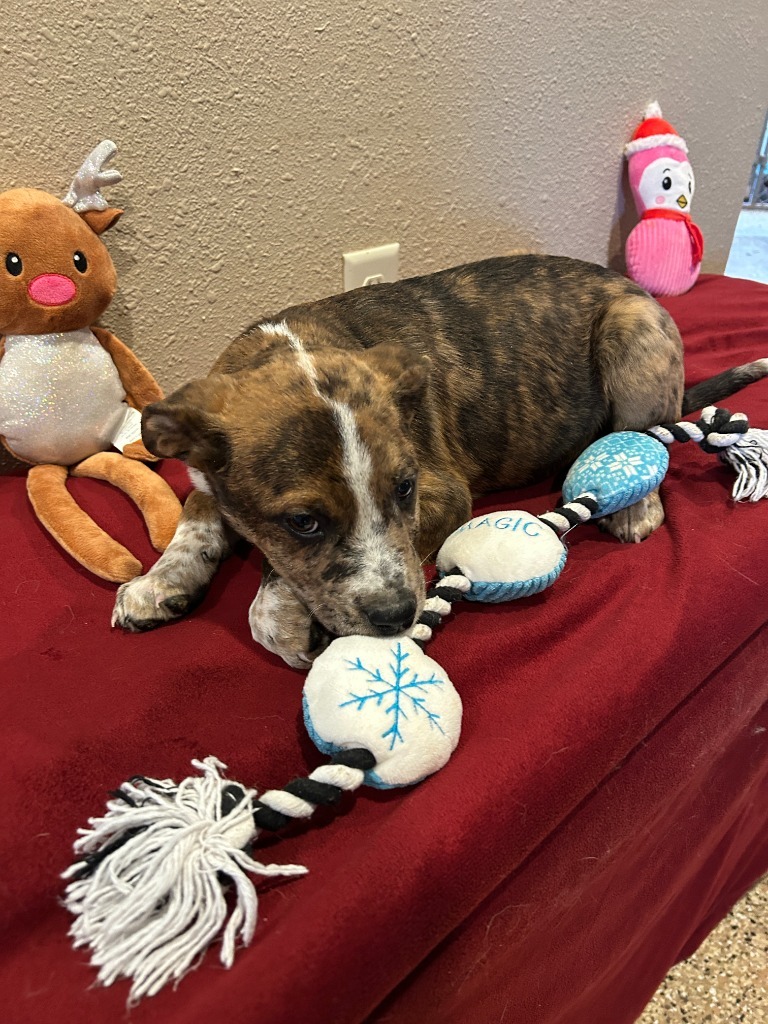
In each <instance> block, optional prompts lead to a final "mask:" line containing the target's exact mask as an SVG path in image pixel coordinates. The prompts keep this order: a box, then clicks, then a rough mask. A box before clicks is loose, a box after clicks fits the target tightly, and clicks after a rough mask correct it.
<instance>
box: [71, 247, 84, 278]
mask: <svg viewBox="0 0 768 1024" xmlns="http://www.w3.org/2000/svg"><path fill="white" fill-rule="evenodd" d="M72 262H73V263H74V264H75V270H79V271H80V273H81V274H84V273H85V272H86V270H87V269H88V260H87V259H86V258H85V254H84V253H82V252H80V250H79V249H78V250H77V252H76V253H75V255H74V256H73V257H72Z"/></svg>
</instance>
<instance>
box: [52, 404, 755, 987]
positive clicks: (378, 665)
mask: <svg viewBox="0 0 768 1024" xmlns="http://www.w3.org/2000/svg"><path fill="white" fill-rule="evenodd" d="M691 440H692V441H694V442H696V443H697V444H699V445H700V446H701V448H702V449H703V450H704V451H706V452H710V453H719V454H720V456H721V458H722V459H723V460H724V461H726V462H728V463H729V464H730V465H731V466H732V467H734V468H735V469H736V471H737V474H738V478H737V481H736V484H735V486H734V491H733V496H734V498H736V499H749V500H753V501H756V500H758V499H759V498H762V497H765V496H766V494H768V434H766V432H764V431H761V430H753V429H750V428H749V424H748V422H747V419H746V417H744V416H742V415H738V414H737V415H733V416H731V415H730V414H729V413H728V412H727V411H726V410H724V409H715V408H714V407H710V408H708V409H705V410H704V411H703V412H702V416H701V419H700V420H699V421H698V422H697V423H687V422H681V423H670V424H663V425H660V426H657V427H653V428H651V429H650V430H649V431H647V432H646V433H637V432H634V431H622V432H620V433H615V434H609V435H607V436H606V437H604V438H601V439H600V440H599V441H596V442H595V443H594V444H593V445H591V446H590V447H589V448H588V449H587V450H586V451H585V452H584V454H583V455H582V456H581V457H580V458H579V459H578V460H577V461H576V463H574V465H573V467H572V468H571V471H570V472H569V474H568V476H567V478H566V480H565V484H564V488H563V498H564V504H562V505H561V506H559V507H558V508H556V509H555V510H553V511H552V512H546V513H544V514H543V515H540V516H534V515H531V513H529V512H525V511H522V510H519V509H518V510H513V511H505V512H496V513H489V514H488V515H485V516H478V517H477V518H475V519H473V520H472V521H471V522H469V523H467V524H465V525H464V526H462V527H461V528H460V529H458V530H457V531H455V532H454V533H453V534H451V536H450V537H449V538H448V539H447V540H446V542H445V543H444V544H443V546H442V548H441V549H440V551H439V553H438V558H437V567H438V572H439V578H438V580H437V581H436V583H435V584H433V586H432V587H431V588H430V590H429V591H428V593H427V601H426V604H425V606H424V610H423V612H422V614H421V616H420V618H419V621H418V622H417V623H416V624H415V625H414V626H413V627H411V629H410V630H409V631H408V634H407V635H405V636H401V637H394V638H386V639H384V638H377V637H363V636H346V637H340V638H338V639H337V640H334V641H333V642H332V643H331V644H330V645H329V646H328V647H327V648H326V650H325V651H323V653H322V654H321V655H320V656H319V657H318V658H317V660H316V661H315V662H314V663H313V665H312V668H311V670H310V672H309V674H308V676H307V679H306V681H305V684H304V697H303V706H304V722H305V725H306V727H307V731H308V732H309V735H310V736H311V738H312V740H313V741H314V743H315V745H316V746H317V748H318V749H319V750H320V751H321V752H322V753H323V754H325V755H326V756H328V757H329V758H330V763H326V764H323V765H321V766H320V767H318V768H316V769H315V770H314V771H312V772H311V774H310V775H309V776H308V777H307V778H297V779H294V780H293V781H291V782H289V783H288V784H287V785H285V786H283V787H282V789H275V790H269V791H268V792H266V793H262V794H261V795H260V796H257V794H256V792H255V791H254V790H252V789H249V788H247V787H246V786H243V785H241V784H240V783H237V782H230V781H228V780H227V779H226V778H225V777H224V775H223V770H224V768H225V767H226V766H225V765H223V764H222V763H221V762H220V761H218V760H216V758H213V757H208V758H206V759H205V760H204V761H195V762H193V764H194V765H195V767H196V768H198V769H199V771H200V772H201V775H198V776H196V777H192V778H188V779H185V780H184V781H182V782H181V783H175V782H173V781H172V780H170V779H153V778H146V777H144V776H135V777H134V778H132V779H131V780H129V781H128V782H126V783H124V784H123V785H122V786H120V788H119V789H118V790H117V791H115V792H114V793H113V799H112V800H111V801H109V803H108V804H107V811H106V813H105V814H104V815H103V817H101V818H95V819H94V818H92V819H91V820H90V822H89V825H90V828H88V829H81V830H80V838H79V839H78V840H77V841H76V843H75V852H76V854H77V855H78V862H77V863H75V864H73V865H72V867H70V868H69V869H68V870H67V871H66V872H65V877H66V878H68V879H69V880H70V882H69V885H68V886H67V892H66V905H67V907H68V908H69V910H70V911H71V912H72V913H73V914H74V915H75V921H74V923H73V925H72V928H71V933H70V934H71V935H72V936H73V937H74V941H75V945H76V946H83V945H87V946H89V947H90V948H91V961H92V963H93V964H94V965H95V966H96V967H98V968H99V975H98V979H99V981H100V982H101V983H102V984H104V985H109V984H111V983H112V982H114V981H116V980H117V979H119V978H128V979H131V981H132V986H131V991H130V996H129V1003H134V1002H136V1001H137V1000H139V999H141V998H142V997H143V996H146V995H152V994H154V993H155V992H157V991H159V989H160V988H162V987H163V986H164V985H165V984H166V983H167V982H169V981H178V979H179V978H181V977H182V975H184V974H185V973H186V972H187V971H188V970H189V969H190V968H191V967H192V966H193V965H194V964H195V962H196V961H197V959H198V957H199V956H200V955H201V953H203V952H204V950H205V948H206V947H207V946H208V945H209V943H211V942H213V940H214V939H215V938H217V937H219V936H220V937H221V953H220V958H221V961H222V963H223V964H224V965H225V966H227V967H229V966H231V964H232V962H233V959H234V953H235V943H236V940H237V939H238V938H239V939H240V940H241V941H242V942H243V944H245V945H247V944H248V943H249V942H250V941H251V939H252V938H253V934H254V929H255V926H256V916H257V896H256V889H255V886H254V884H253V882H252V881H251V879H250V877H249V875H251V874H261V875H265V876H273V875H297V874H303V873H304V872H305V868H303V867H301V866H298V865H295V864H284V865H276V864H260V863H259V862H257V861H256V860H254V859H253V858H252V857H251V853H250V848H251V846H252V844H253V842H254V841H255V840H256V838H257V836H258V833H259V831H261V830H263V829H267V830H270V831H274V830H277V829H280V828H283V827H284V826H285V825H287V824H289V823H290V822H291V821H293V820H294V819H296V818H309V817H310V816H311V815H312V813H313V812H314V811H315V809H316V808H317V807H318V806H320V805H324V806H325V805H331V804H334V803H336V802H337V801H338V800H339V799H340V797H341V796H342V794H343V793H344V792H345V791H350V790H354V789H357V788H358V787H359V786H361V785H362V784H364V783H365V784H368V785H372V786H375V787H377V788H386V789H389V788H393V787H400V786H409V785H413V784H415V783H417V782H420V781H421V780H422V779H424V778H426V777H427V776H428V775H430V774H432V773H433V772H435V771H437V770H438V769H440V768H441V767H442V766H443V765H444V764H445V763H446V762H447V761H448V759H449V758H450V756H451V754H452V752H453V751H454V749H455V748H456V746H457V743H458V740H459V733H460V729H461V716H462V707H461V701H460V699H459V695H458V694H457V692H456V690H455V689H454V687H453V685H452V683H451V681H450V679H449V678H448V675H447V673H446V672H445V671H444V669H442V668H441V666H440V665H439V664H438V663H437V662H436V661H433V659H432V658H430V657H428V656H427V655H426V654H425V652H424V650H423V648H424V646H425V644H426V643H427V641H428V640H429V639H430V638H431V636H432V631H433V629H434V628H435V627H436V626H437V625H438V623H439V622H440V621H441V620H442V618H444V617H445V616H446V615H447V614H448V613H449V612H450V611H451V605H452V603H453V602H455V601H457V600H459V599H460V598H462V597H464V598H467V599H469V600H475V601H493V602H497V601H508V600H513V599H516V598H521V597H526V596H528V595H530V594H535V593H539V592H540V591H542V590H544V589H546V588H547V587H549V586H551V584H552V583H554V582H555V581H556V580H557V578H558V576H559V575H560V573H561V572H562V569H563V566H564V565H565V561H566V557H567V550H566V548H565V545H564V544H563V542H562V540H561V537H562V536H563V535H565V534H566V533H567V532H569V531H570V530H571V529H572V528H573V527H574V526H578V525H579V523H583V522H586V521H587V520H589V519H592V518H595V517H598V516H604V515H609V514H611V513H612V512H616V511H618V510H620V509H622V508H626V507H627V506H629V505H633V504H634V503H635V502H637V501H639V500H641V499H642V498H643V497H645V496H646V495H647V494H648V493H649V492H650V491H652V490H654V489H655V488H657V487H658V486H659V484H660V483H661V481H662V479H663V478H664V475H665V473H666V470H667V466H668V462H669V456H668V453H667V448H666V446H667V445H670V444H672V442H674V441H691ZM227 888H229V889H231V890H232V898H231V899H228V898H227V895H226V889H227Z"/></svg>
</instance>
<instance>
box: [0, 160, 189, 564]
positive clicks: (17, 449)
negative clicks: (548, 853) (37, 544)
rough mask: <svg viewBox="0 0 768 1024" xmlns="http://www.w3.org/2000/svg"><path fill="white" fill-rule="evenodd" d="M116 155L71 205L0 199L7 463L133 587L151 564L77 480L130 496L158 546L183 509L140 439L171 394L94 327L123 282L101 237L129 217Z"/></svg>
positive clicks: (45, 519) (87, 174) (28, 193)
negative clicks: (148, 408)
mask: <svg viewBox="0 0 768 1024" xmlns="http://www.w3.org/2000/svg"><path fill="white" fill-rule="evenodd" d="M116 148H117V147H116V146H115V144H114V143H113V142H102V143H101V144H100V145H99V146H97V147H96V149H94V150H93V152H92V153H91V154H90V155H89V156H88V157H87V158H86V160H85V162H84V163H83V165H82V167H81V168H80V170H79V171H78V172H77V174H76V175H75V178H74V181H73V182H72V185H71V186H70V189H69V192H68V193H67V195H66V196H65V198H64V200H63V201H61V200H60V199H56V198H55V197H54V196H52V195H49V194H48V193H47V192H41V191H39V190H38V189H31V188H18V189H11V190H10V191H8V192H4V193H2V194H0V334H1V335H2V336H1V337H0V442H2V445H3V446H4V448H3V449H0V465H1V466H2V468H3V469H5V470H8V469H11V470H12V469H18V468H20V467H23V466H24V465H25V464H26V465H27V466H29V467H30V468H29V472H28V476H27V492H28V494H29V497H30V500H31V502H32V505H33V507H34V509H35V512H36V513H37V516H38V518H39V519H40V521H41V523H42V524H43V525H44V526H45V528H46V529H47V530H48V531H49V532H50V533H51V534H52V535H53V536H54V537H55V538H56V540H58V542H59V543H60V544H61V545H62V547H63V548H65V549H66V550H67V551H68V552H69V553H70V554H71V555H72V556H73V557H74V558H75V559H76V560H77V561H78V562H80V563H81V564H82V565H84V566H85V567H86V568H88V569H90V570H91V571H92V572H94V573H95V574H96V575H98V576H101V577H102V578H103V579H107V580H113V581H114V582H124V581H126V580H129V579H132V578H133V577H134V576H136V575H138V574H139V573H140V572H141V564H140V563H139V561H138V560H137V559H136V558H135V557H134V556H133V555H132V554H131V553H130V552H129V551H127V550H126V549H125V548H124V547H123V546H122V545H120V544H118V543H117V542H116V541H115V540H113V539H112V538H111V537H109V536H108V535H107V534H106V533H105V532H104V531H103V530H102V529H101V528H100V527H99V526H97V525H96V523H95V522H94V521H93V520H92V519H91V518H90V517H89V516H88V515H87V514H86V513H85V512H84V511H83V510H82V509H81V508H80V507H79V506H78V505H77V504H76V503H75V501H74V499H73V497H72V496H71V494H70V492H69V491H68V490H67V487H66V479H67V475H68V474H69V473H71V475H72V476H80V477H95V478H96V479H99V480H106V481H109V482H110V483H112V484H114V485H115V486H117V487H119V488H120V489H121V490H123V491H125V492H126V493H127V494H128V495H130V497H131V498H132V499H133V500H134V501H135V502H136V504H137V505H138V506H139V508H140V510H141V512H142V514H143V515H144V518H145V520H146V523H147V527H148V529H149V534H150V539H151V541H152V544H153V546H154V547H155V548H156V549H157V550H158V551H162V550H164V549H165V547H166V546H167V544H168V543H169V542H170V539H171V537H172V536H173V532H174V530H175V528H176V524H177V522H178V519H179V515H180V512H181V508H180V505H179V502H178V500H177V498H176V496H175V495H174V493H173V491H171V489H170V487H168V485H167V484H166V483H165V481H164V480H163V479H162V478H161V477H160V476H158V474H157V473H154V472H153V471H152V470H151V469H149V467H148V466H146V465H144V464H143V463H144V462H149V461H154V459H153V456H151V455H150V454H149V452H148V451H147V450H146V449H145V448H144V445H143V444H142V442H141V409H143V408H144V406H145V405H147V404H148V403H149V402H154V401H156V400H157V399H159V398H162V392H161V391H160V388H159V387H158V386H157V384H156V383H155V380H154V379H153V377H152V375H151V374H150V373H149V371H148V370H147V369H146V368H145V367H144V366H143V365H142V363H141V362H140V361H139V360H138V359H137V358H136V356H135V355H133V353H132V352H131V351H130V350H129V349H128V348H126V347H125V345H123V344H122V342H120V341H119V340H118V339H117V338H116V337H115V336H114V335H113V334H110V332H109V331H106V330H104V329H103V328H101V327H94V326H92V325H93V324H94V321H96V320H97V319H98V317H100V316H101V314H102V313H103V312H104V310H105V309H106V308H107V306H108V305H109V303H110V301H111V299H112V297H113V295H114V293H115V288H116V284H117V279H116V274H115V268H114V265H113V263H112V260H111V259H110V256H109V253H108V252H107V249H106V247H105V245H104V243H103V242H102V241H101V239H100V238H99V236H100V235H101V234H102V233H103V232H104V231H106V230H107V229H108V228H110V227H112V226H113V225H114V224H115V223H116V221H117V220H118V218H119V217H120V215H121V213H122V210H116V209H111V208H110V207H109V206H108V205H107V202H106V200H105V199H104V197H103V196H102V194H101V188H102V186H104V185H107V184H110V185H111V184H113V183H115V182H118V181H120V177H121V176H120V174H119V172H118V171H116V170H106V169H105V167H104V165H105V164H106V163H107V162H108V161H109V160H110V159H111V157H112V156H113V155H114V153H115V152H116ZM110 449H112V450H111V451H110ZM115 449H119V451H117V450H115ZM121 453H122V454H121Z"/></svg>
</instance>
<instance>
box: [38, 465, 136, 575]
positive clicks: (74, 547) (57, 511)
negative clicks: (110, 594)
mask: <svg viewBox="0 0 768 1024" xmlns="http://www.w3.org/2000/svg"><path fill="white" fill-rule="evenodd" d="M66 480H67V470H66V467H65V466H33V467H32V468H31V469H30V470H29V473H28V474H27V494H28V495H29V500H30V502H31V503H32V508H33V509H34V510H35V513H36V514H37V518H38V519H39V520H40V522H41V523H42V525H43V526H44V527H45V528H46V530H47V531H48V532H49V533H50V534H51V536H52V537H53V538H54V539H55V540H56V541H58V543H59V544H60V545H61V546H62V547H63V548H64V550H65V551H66V552H68V553H69V554H70V555H71V556H72V557H73V558H74V559H75V561H76V562H79V563H80V564H81V565H82V566H84V567H85V568H86V569H89V570H90V571H91V572H92V573H94V574H95V575H96V576H100V577H101V578H102V579H104V580H110V581H111V582H113V583H125V582H126V581H127V580H131V579H133V577H134V576H138V575H139V573H140V572H141V563H140V562H139V561H138V559H136V558H134V556H133V555H132V554H131V553H130V551H127V550H126V549H125V548H124V547H123V546H122V544H118V543H117V541H116V540H113V539H112V538H111V537H110V536H109V535H108V534H106V533H105V532H104V530H102V529H101V527H100V526H97V525H96V523H94V521H93V520H92V519H91V517H90V516H89V515H88V514H87V513H86V512H84V511H83V510H82V509H81V508H80V506H79V505H78V504H77V502H76V501H75V499H74V498H73V497H72V495H71V494H70V493H69V491H68V490H67V485H66Z"/></svg>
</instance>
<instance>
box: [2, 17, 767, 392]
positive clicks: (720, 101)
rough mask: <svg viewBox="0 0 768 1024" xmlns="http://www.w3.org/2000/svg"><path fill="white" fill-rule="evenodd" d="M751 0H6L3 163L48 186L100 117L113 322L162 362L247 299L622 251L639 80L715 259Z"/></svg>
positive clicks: (757, 60) (270, 306) (166, 364)
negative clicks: (108, 170)
mask: <svg viewBox="0 0 768 1024" xmlns="http://www.w3.org/2000/svg"><path fill="white" fill-rule="evenodd" d="M761 7H762V5H761V4H760V3H758V2H757V0H730V3H729V5H727V7H726V5H721V4H720V3H716V2H715V0H706V2H702V3H700V4H699V5H698V6H696V5H692V4H691V3H690V2H686V3H682V2H681V0H649V2H645V3H644V2H642V0H633V2H628V0H592V2H590V0H537V2H534V0H527V2H525V3H515V2H512V0H396V2H390V0H345V2H342V0H306V2H303V3H291V2H286V3H281V4H278V3H273V4H267V3H265V2H263V0H262V3H258V4H254V3H250V4H249V3H246V2H244V0H243V2H242V3H240V4H235V3H232V2H230V0H215V2H214V0H183V2H179V3H171V2H169V0H133V2H132V3H130V4H126V3H109V2H104V3H97V4H94V3H92V2H88V3H73V2H68V0H60V2H59V3H57V4H55V5H54V4H51V3H46V2H45V0H5V3H4V5H3V31H2V37H1V39H0V46H1V47H2V60H3V74H2V77H0V97H1V98H2V110H3V117H2V119H1V120H0V138H2V146H1V147H0V183H1V184H2V186H7V187H10V186H12V185H21V184H28V185H38V186H41V187H45V188H48V189H51V190H54V191H56V192H57V193H60V194H63V192H64V191H65V189H66V186H67V185H68V183H69V178H70V176H71V174H72V173H73V172H74V170H75V169H76V168H77V166H78V165H79V163H80V161H81V160H82V158H83V156H84V155H85V154H86V152H87V151H88V150H89V149H90V148H91V146H92V145H93V144H94V143H95V142H97V141H98V140H100V139H101V138H104V137H111V138H114V140H115V141H116V142H117V143H118V145H119V146H120V154H119V156H118V160H117V161H116V166H119V167H120V169H121V170H122V171H123V173H124V175H125V180H124V182H123V183H122V184H121V185H120V186H118V187H117V188H115V189H114V190H113V191H112V193H111V196H112V199H113V201H114V202H115V204H116V205H118V204H119V205H122V206H124V207H125V209H126V216H125V217H124V218H123V220H122V221H121V223H120V224H119V225H118V227H117V228H116V229H115V230H114V231H113V232H111V235H110V236H107V240H108V244H109V246H110V249H111V251H112V253H113V256H114V258H115V261H116V264H117V267H118V273H119V276H120V292H119V295H118V297H117V299H116V300H115V303H114V305H113V307H112V308H111V309H110V310H109V311H108V313H107V315H106V316H105V317H104V322H105V323H106V324H107V325H108V326H110V327H111V328H112V329H113V330H115V331H116V333H118V334H119V335H120V336H121V337H122V338H123V339H124V340H125V341H126V342H128V343H129V344H131V345H132V346H133V347H134V348H135V350H136V351H137V352H138V353H139V355H140V356H141V357H142V358H143V359H144V360H145V361H146V362H147V364H148V365H149V366H150V367H151V368H152V369H153V370H154V371H155V372H156V374H157V375H158V377H159V378H160V380H161V382H162V383H163V384H164V385H165V386H166V387H172V386H175V385H177V384H179V383H181V382H182V381H183V380H186V379H188V378H189V377H191V376H195V375H200V374H201V373H204V372H205V371H206V370H207V368H208V366H209V364H210V363H211V361H212V360H213V358H214V356H215V354H216V353H217V352H218V351H219V350H220V349H221V348H222V347H223V345H224V343H225V342H226V341H227V340H228V339H229V338H230V337H232V336H233V335H234V334H235V333H236V332H237V331H238V330H239V329H240V328H241V327H243V326H244V325H245V324H246V323H248V322H249V321H250V320H252V319H253V318H254V317H255V316H256V315H259V314H262V313H268V312H271V311H274V310H276V309H277V308H279V307H281V306H284V305H287V304H288V303H290V302H294V301H298V300H303V299H307V298H319V297H320V296H322V295H326V294H329V293H331V292H334V291H338V290H340V288H341V261H340V257H341V253H342V252H343V251H345V250H348V249H356V248H361V247H365V246H369V245H377V244H381V243H382V242H389V241H399V242H400V243H401V246H402V250H401V272H402V274H403V275H404V276H406V275H412V274H417V273H422V272H425V271H429V270H434V269H437V268H439V267H443V266H447V265H450V264H452V263H459V262H462V261H464V260H467V259H474V258H478V257H483V256H486V255H491V254H496V253H499V252H503V251H504V250H506V249H510V248H516V247H519V246H525V245H535V246H536V247H537V248H540V249H542V250H544V251H550V252H559V253H568V254H571V255H576V256H580V257H583V258H586V259H593V260H596V261H598V262H602V263H607V262H611V263H612V264H615V263H616V260H617V259H620V252H621V248H622V245H623V239H624V238H625V237H626V234H627V232H628V230H629V229H630V228H631V226H632V224H633V223H634V215H633V211H632V209H631V199H630V200H629V202H630V209H629V210H626V211H625V210H624V208H625V205H626V203H627V198H628V193H627V192H626V190H625V188H624V186H623V185H622V160H621V147H622V145H623V143H624V141H625V140H626V139H627V137H628V135H629V133H630V132H631V131H632V129H633V128H634V126H635V123H636V121H637V119H638V117H639V116H640V114H641V112H642V109H643V107H644V105H645V103H646V101H648V100H649V99H653V98H655V97H658V99H659V100H660V102H661V104H662V108H663V109H664V112H665V114H666V115H667V116H668V117H669V118H670V120H671V121H672V123H673V124H674V125H675V126H676V127H677V128H678V129H679V130H680V131H681V133H682V134H683V135H684V136H685V138H686V139H687V141H688V144H689V146H690V148H691V156H692V162H693V165H694V170H695V171H696V175H697V181H698V192H697V195H696V198H695V201H694V205H693V213H694V217H695V219H696V220H697V221H698V223H699V224H700V225H701V227H702V229H703V231H704V234H705V237H706V240H707V245H708V248H707V254H706V257H705V267H706V268H707V269H714V270H720V269H722V267H723V265H724V263H725V259H726V256H727V252H728V246H729V242H730V238H731V235H732V233H733V227H734V224H735V221H736V217H737V213H738V207H739V203H740V201H741V198H742V194H743V192H744V188H745V182H746V179H747V175H748V171H749V167H750V165H751V161H752V158H753V153H754V147H755V144H756V141H757V136H758V133H759V130H760V126H761V124H762V109H763V104H764V103H765V102H766V100H767V99H768V88H766V86H768V80H767V76H766V64H765V52H766V46H767V44H768V21H767V20H766V18H765V16H764V11H763V13H762V15H761Z"/></svg>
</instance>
